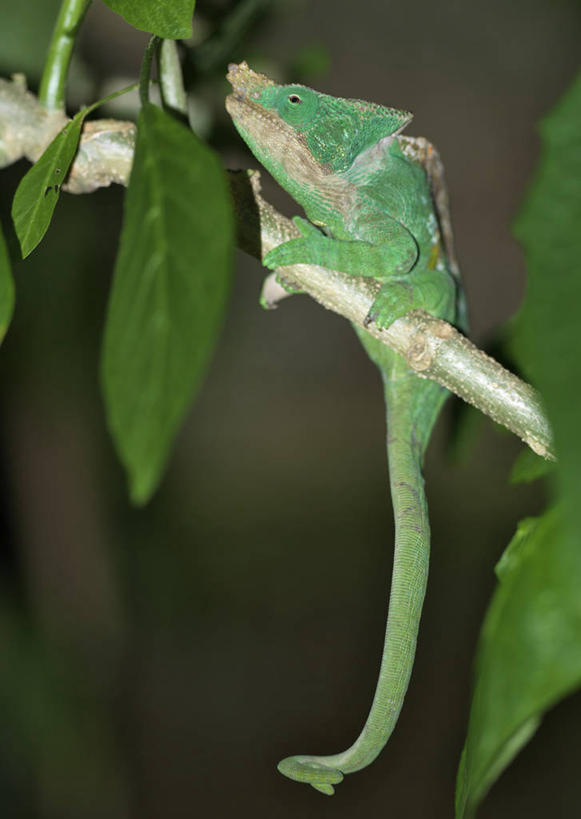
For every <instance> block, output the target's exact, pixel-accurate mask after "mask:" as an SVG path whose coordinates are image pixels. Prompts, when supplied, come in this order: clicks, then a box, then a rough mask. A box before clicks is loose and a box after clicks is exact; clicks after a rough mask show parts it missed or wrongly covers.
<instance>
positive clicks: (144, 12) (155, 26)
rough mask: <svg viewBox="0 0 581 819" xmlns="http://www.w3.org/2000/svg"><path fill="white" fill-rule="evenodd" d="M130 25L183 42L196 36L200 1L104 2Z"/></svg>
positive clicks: (114, 0)
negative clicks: (194, 29)
mask: <svg viewBox="0 0 581 819" xmlns="http://www.w3.org/2000/svg"><path fill="white" fill-rule="evenodd" d="M104 2H105V4H106V5H107V6H109V8H110V9H112V10H113V11H116V12H117V14H120V15H121V17H123V19H124V20H125V21H126V22H127V23H129V25H131V26H134V27H135V28H139V29H141V31H149V32H151V34H157V36H158V37H165V38H167V39H168V40H179V39H184V38H187V37H191V36H192V17H193V16H194V6H195V5H196V0H165V1H164V2H162V3H160V1H159V0H104Z"/></svg>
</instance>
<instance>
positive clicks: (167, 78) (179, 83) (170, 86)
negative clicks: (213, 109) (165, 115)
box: [158, 40, 188, 118]
mask: <svg viewBox="0 0 581 819" xmlns="http://www.w3.org/2000/svg"><path fill="white" fill-rule="evenodd" d="M158 59H159V63H158V71H159V86H160V89H161V98H162V100H163V105H164V108H169V109H170V111H173V112H177V113H178V114H181V115H182V116H183V117H184V118H185V117H187V113H188V106H187V101H186V90H185V88H184V78H183V76H182V67H181V65H180V58H179V54H178V49H177V44H176V41H175V40H162V43H161V49H160V51H159V56H158Z"/></svg>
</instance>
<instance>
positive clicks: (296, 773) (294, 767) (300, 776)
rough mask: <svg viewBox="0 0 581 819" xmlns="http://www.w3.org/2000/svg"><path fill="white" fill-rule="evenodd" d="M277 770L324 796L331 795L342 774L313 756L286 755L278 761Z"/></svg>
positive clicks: (341, 778) (340, 780) (341, 779)
mask: <svg viewBox="0 0 581 819" xmlns="http://www.w3.org/2000/svg"><path fill="white" fill-rule="evenodd" d="M277 767H278V770H279V771H280V773H281V774H283V775H284V776H288V778H289V779H294V780H295V782H304V783H305V784H306V785H311V786H312V787H313V788H315V790H317V791H319V792H320V793H324V794H325V795H326V796H333V794H334V793H335V788H334V787H333V785H337V784H338V783H339V782H342V781H343V774H342V773H341V771H339V770H338V769H337V768H328V767H327V766H326V765H323V764H322V763H321V762H318V761H317V759H316V758H314V757H305V756H288V757H287V758H286V759H283V760H281V761H280V762H279V763H278V766H277Z"/></svg>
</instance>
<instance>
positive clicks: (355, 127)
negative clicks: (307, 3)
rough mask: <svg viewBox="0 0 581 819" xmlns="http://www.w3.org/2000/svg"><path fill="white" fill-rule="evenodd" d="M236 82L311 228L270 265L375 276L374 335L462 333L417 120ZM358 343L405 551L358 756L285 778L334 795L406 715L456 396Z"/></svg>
mask: <svg viewBox="0 0 581 819" xmlns="http://www.w3.org/2000/svg"><path fill="white" fill-rule="evenodd" d="M228 79H229V81H230V83H231V84H232V87H233V93H232V94H231V95H230V96H229V97H228V99H227V101H226V107H227V109H228V112H229V113H230V115H231V117H232V119H233V121H234V124H235V126H236V128H237V129H238V131H239V133H240V134H241V136H242V137H243V139H244V140H245V141H246V143H247V144H248V146H249V147H250V149H251V150H252V152H253V153H254V155H255V156H256V157H257V159H258V160H259V161H260V162H261V163H262V164H263V165H264V166H265V167H266V168H267V170H268V171H269V172H270V173H271V174H272V175H273V176H274V178H275V179H276V180H277V181H278V182H279V184H280V185H281V186H282V187H283V188H285V189H286V190H287V191H288V192H289V193H290V194H291V196H292V197H293V198H294V199H295V200H296V201H297V202H298V203H299V204H300V205H302V206H303V208H304V210H305V212H306V214H307V216H308V218H309V220H310V221H306V220H305V219H300V218H298V217H297V218H295V222H296V224H297V226H298V228H299V231H300V233H301V237H300V238H297V239H292V240H291V241H288V242H285V243H284V244H282V245H279V246H278V247H276V248H274V250H272V251H270V253H268V254H267V256H266V257H265V259H264V264H265V265H266V266H267V267H269V268H271V269H273V270H274V269H277V268H279V267H284V266H285V265H292V264H299V263H306V264H309V263H310V264H318V265H322V266H323V267H327V268H330V269H332V270H337V271H340V272H343V273H347V274H351V275H354V276H372V277H373V278H374V279H376V280H378V281H379V282H381V284H382V286H381V289H380V291H379V294H378V296H377V298H376V300H375V302H374V303H373V305H372V307H371V310H370V313H369V315H368V316H367V319H366V324H369V323H370V322H372V321H373V322H375V323H376V324H377V326H378V327H380V328H385V327H388V326H389V325H390V324H391V323H392V322H393V321H395V319H397V318H399V317H401V316H402V315H404V314H405V313H407V312H408V311H409V310H412V309H419V308H421V309H423V310H427V311H428V312H430V313H431V314H432V315H435V316H437V317H439V318H443V319H446V320H447V321H450V322H454V321H455V320H456V319H457V318H460V320H463V316H462V315H461V312H462V307H461V305H462V301H461V299H462V295H461V290H460V286H459V282H458V280H457V278H456V276H455V272H456V268H455V262H453V260H452V258H451V251H450V252H448V251H449V250H450V247H446V236H445V235H444V234H445V233H446V231H444V230H443V229H442V214H441V213H440V212H439V211H438V210H437V208H436V205H435V203H434V191H433V185H432V186H431V184H430V178H429V172H428V170H427V168H428V162H427V160H426V161H422V159H421V157H420V154H419V152H418V151H417V150H415V149H414V150H410V144H411V143H413V140H410V139H409V138H401V137H399V136H398V134H399V132H400V131H401V129H402V128H403V127H405V125H406V124H407V123H408V122H409V121H410V120H411V114H409V113H407V112H405V111H398V110H396V109H393V108H386V107H383V106H379V105H375V104H373V103H367V102H363V101H361V100H345V99H340V98H335V97H330V96H328V95H326V94H320V93H319V92H317V91H313V90H312V89H310V88H305V87H303V86H300V85H287V86H280V85H276V84H275V83H273V82H272V81H271V80H269V79H268V78H267V77H265V76H264V75H261V74H257V73H255V72H254V71H252V70H251V69H249V68H248V66H247V65H246V64H245V63H241V64H240V65H239V66H236V65H231V66H230V70H229V73H228ZM406 139H407V142H406ZM422 146H424V149H425V155H422V156H424V159H425V157H429V156H431V151H432V150H433V149H432V147H431V146H429V143H425V141H423V142H422ZM426 146H427V148H426ZM412 147H413V146H412ZM416 147H417V146H416ZM414 151H415V152H414ZM444 216H447V214H444ZM315 225H317V226H319V227H322V228H323V229H324V233H323V232H321V230H319V229H318V227H315ZM448 235H450V234H448ZM459 311H460V315H459ZM355 330H356V332H357V334H358V336H359V339H360V341H361V343H362V344H363V346H364V348H365V350H366V352H367V354H368V355H369V357H370V358H371V359H372V361H373V362H374V363H375V364H376V365H377V366H378V368H379V370H380V373H381V375H382V379H383V384H384V393H385V403H386V412H387V451H388V461H389V473H390V484H391V497H392V503H393V509H394V518H395V551H394V562H393V574H392V581H391V592H390V600H389V612H388V618H387V627H386V633H385V642H384V648H383V657H382V661H381V668H380V672H379V679H378V683H377V688H376V691H375V696H374V698H373V703H372V706H371V710H370V712H369V715H368V717H367V721H366V723H365V725H364V727H363V729H362V731H361V734H360V735H359V737H358V738H357V739H356V740H355V742H354V743H353V745H351V746H350V747H349V748H348V749H347V750H346V751H343V752H342V753H339V754H333V755H330V756H311V755H300V756H292V757H288V758H287V759H283V760H282V762H280V763H279V766H278V768H279V770H280V771H281V773H283V774H285V775H286V776H288V777H290V778H291V779H295V780H297V781H298V782H306V783H308V784H310V785H312V786H313V787H314V788H316V789H317V790H318V791H321V792H322V793H325V794H329V795H330V794H332V793H333V792H334V788H333V786H334V785H336V784H337V783H338V782H341V780H342V779H343V776H344V775H345V774H347V773H353V772H354V771H358V770H360V769H361V768H364V767H365V766H366V765H369V763H370V762H372V761H373V760H374V759H375V758H376V757H377V755H378V754H379V753H380V751H381V750H382V748H383V747H384V745H385V744H386V742H387V740H388V739H389V737H390V735H391V733H392V731H393V729H394V727H395V724H396V722H397V719H398V717H399V713H400V711H401V708H402V705H403V700H404V697H405V693H406V690H407V687H408V683H409V679H410V675H411V670H412V666H413V661H414V655H415V648H416V641H417V634H418V628H419V622H420V617H421V611H422V604H423V600H424V595H425V590H426V582H427V576H428V561H429V545H430V531H429V522H428V515H427V505H426V499H425V493H424V482H423V478H422V471H421V470H422V463H423V457H424V452H425V449H426V446H427V444H428V441H429V438H430V434H431V431H432V427H433V425H434V423H435V421H436V419H437V417H438V413H439V411H440V409H441V407H442V405H443V403H444V401H445V399H446V396H447V392H446V390H444V389H443V388H442V387H440V386H439V385H438V384H435V383H434V382H432V381H428V380H423V379H420V378H419V377H417V376H416V375H414V374H413V373H412V372H411V370H410V369H409V368H408V366H407V365H406V363H405V362H404V360H403V359H401V358H400V357H399V356H398V355H397V354H396V353H395V352H393V351H392V350H390V349H389V348H388V347H386V346H385V345H384V344H382V343H381V342H380V341H378V340H376V339H374V338H373V337H372V336H370V335H369V334H368V333H367V332H365V331H364V330H361V329H359V328H357V327H356V328H355Z"/></svg>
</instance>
